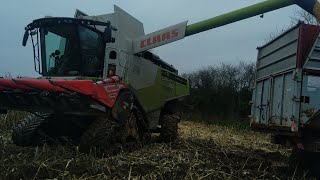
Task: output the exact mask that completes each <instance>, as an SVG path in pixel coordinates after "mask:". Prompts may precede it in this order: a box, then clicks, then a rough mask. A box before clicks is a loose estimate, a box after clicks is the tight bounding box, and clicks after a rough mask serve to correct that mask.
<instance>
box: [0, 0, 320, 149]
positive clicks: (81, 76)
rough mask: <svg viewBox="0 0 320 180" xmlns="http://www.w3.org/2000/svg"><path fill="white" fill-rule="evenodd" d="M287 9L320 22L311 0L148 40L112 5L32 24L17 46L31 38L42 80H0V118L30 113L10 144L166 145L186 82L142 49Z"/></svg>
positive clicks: (287, 1) (276, 3) (252, 9)
mask: <svg viewBox="0 0 320 180" xmlns="http://www.w3.org/2000/svg"><path fill="white" fill-rule="evenodd" d="M292 4H298V5H300V6H301V7H303V8H304V9H306V10H307V11H308V12H310V13H312V14H314V15H316V16H317V17H320V16H318V14H319V12H318V11H317V9H319V7H320V6H319V3H318V2H317V1H314V0H267V1H264V2H261V3H258V4H256V5H252V6H248V7H245V8H242V9H239V10H236V11H233V12H230V13H226V14H223V15H220V16H217V17H214V18H210V19H207V20H204V21H201V22H198V23H195V24H191V25H187V21H185V22H182V23H179V24H176V25H173V26H170V27H167V28H164V29H161V30H158V31H155V32H153V33H150V34H145V32H144V28H143V24H142V23H141V22H140V21H139V20H137V19H136V18H134V17H132V16H131V15H129V14H128V13H126V12H125V11H123V10H122V9H120V8H119V7H117V6H115V8H114V13H111V14H104V15H98V16H88V15H87V14H85V13H83V12H81V11H77V12H76V14H75V17H74V18H56V17H47V18H42V19H37V20H34V21H33V22H32V23H30V24H29V25H28V26H27V27H26V29H25V30H26V32H25V35H24V37H23V42H22V44H23V45H24V46H25V45H26V43H27V40H28V39H31V41H32V45H33V53H34V64H35V70H36V71H37V72H39V74H41V75H42V77H39V78H0V112H4V111H7V110H22V111H28V112H31V113H33V115H30V116H28V117H26V119H24V120H22V121H21V122H19V123H18V124H17V125H16V126H15V127H14V129H13V133H12V138H13V141H14V143H15V144H17V145H20V146H28V145H38V144H41V143H45V142H48V140H49V139H53V138H55V137H60V136H66V137H69V138H71V139H72V140H73V141H74V142H76V143H80V149H81V150H83V151H88V150H89V149H90V147H92V146H98V147H102V148H105V147H107V148H111V147H114V145H115V144H125V143H126V142H128V141H132V140H134V141H137V140H142V141H143V140H148V139H150V136H151V135H150V134H151V133H153V132H155V133H160V136H161V137H162V139H163V140H164V141H167V142H169V141H173V140H174V139H175V138H176V137H177V125H178V122H179V118H178V117H177V116H176V110H177V108H178V104H179V102H180V101H181V100H182V99H183V98H184V97H185V96H187V95H189V81H188V79H186V78H184V77H181V76H179V75H178V71H177V70H176V69H175V68H174V67H173V66H172V65H170V64H168V63H166V62H165V61H163V60H162V59H160V58H159V57H158V56H157V55H155V54H153V53H152V52H150V51H149V50H150V49H153V48H155V47H159V46H162V45H164V44H167V43H171V42H174V41H178V40H180V39H183V38H184V37H186V36H190V35H194V34H197V33H200V32H203V31H206V30H209V29H213V28H216V27H220V26H223V25H226V24H230V23H233V22H236V21H240V20H243V19H246V18H250V17H253V16H256V15H260V14H263V13H266V12H269V11H273V10H276V9H279V8H282V7H286V6H289V5H292ZM39 132H42V133H41V134H40V133H39ZM43 134H45V136H43ZM47 137H50V138H49V139H48V138H47Z"/></svg>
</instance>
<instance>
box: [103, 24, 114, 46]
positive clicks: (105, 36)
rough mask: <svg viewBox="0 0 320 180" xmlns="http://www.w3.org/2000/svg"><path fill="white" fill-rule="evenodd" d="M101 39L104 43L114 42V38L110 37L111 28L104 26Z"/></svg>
mask: <svg viewBox="0 0 320 180" xmlns="http://www.w3.org/2000/svg"><path fill="white" fill-rule="evenodd" d="M102 36H103V41H104V42H105V43H114V42H115V38H113V37H112V29H111V28H110V27H106V28H105V29H104V32H103V35H102Z"/></svg>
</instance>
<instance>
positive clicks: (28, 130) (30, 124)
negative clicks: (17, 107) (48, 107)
mask: <svg viewBox="0 0 320 180" xmlns="http://www.w3.org/2000/svg"><path fill="white" fill-rule="evenodd" d="M49 116H50V115H47V114H38V115H29V116H27V117H26V118H24V119H23V120H22V121H21V122H19V123H18V124H16V125H15V126H14V127H13V130H12V141H13V143H14V144H16V145H17V146H37V145H41V144H43V143H44V142H45V139H46V136H45V135H44V133H42V132H41V128H42V127H41V126H42V124H43V123H45V121H46V118H49Z"/></svg>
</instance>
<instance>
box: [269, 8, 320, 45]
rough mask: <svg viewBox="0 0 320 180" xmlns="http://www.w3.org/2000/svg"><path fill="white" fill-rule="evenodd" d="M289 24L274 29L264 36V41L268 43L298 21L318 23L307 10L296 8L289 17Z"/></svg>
mask: <svg viewBox="0 0 320 180" xmlns="http://www.w3.org/2000/svg"><path fill="white" fill-rule="evenodd" d="M290 19H291V24H290V25H289V26H285V27H283V28H282V29H277V30H276V31H274V32H272V33H270V34H269V35H268V36H267V37H266V38H265V42H266V43H268V42H270V41H272V40H274V39H276V38H277V37H278V36H280V35H281V34H283V33H284V32H286V31H287V30H288V29H290V28H292V27H293V26H295V25H297V24H298V23H300V22H303V23H305V24H312V25H320V24H319V22H318V21H317V19H316V18H315V17H314V16H313V15H312V14H310V13H308V12H307V11H305V10H303V9H298V10H296V11H295V13H294V15H293V16H291V17H290Z"/></svg>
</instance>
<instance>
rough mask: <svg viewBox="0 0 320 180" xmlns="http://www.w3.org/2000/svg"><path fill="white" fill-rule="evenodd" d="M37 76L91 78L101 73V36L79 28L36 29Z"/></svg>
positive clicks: (82, 27)
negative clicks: (37, 40) (37, 48)
mask: <svg viewBox="0 0 320 180" xmlns="http://www.w3.org/2000/svg"><path fill="white" fill-rule="evenodd" d="M40 41H41V66H42V72H41V74H42V75H44V76H92V77H101V76H102V72H103V56H104V54H103V53H104V46H103V43H102V39H101V33H100V32H98V31H96V30H95V29H94V28H90V27H85V26H82V25H55V26H49V27H42V28H40Z"/></svg>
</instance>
